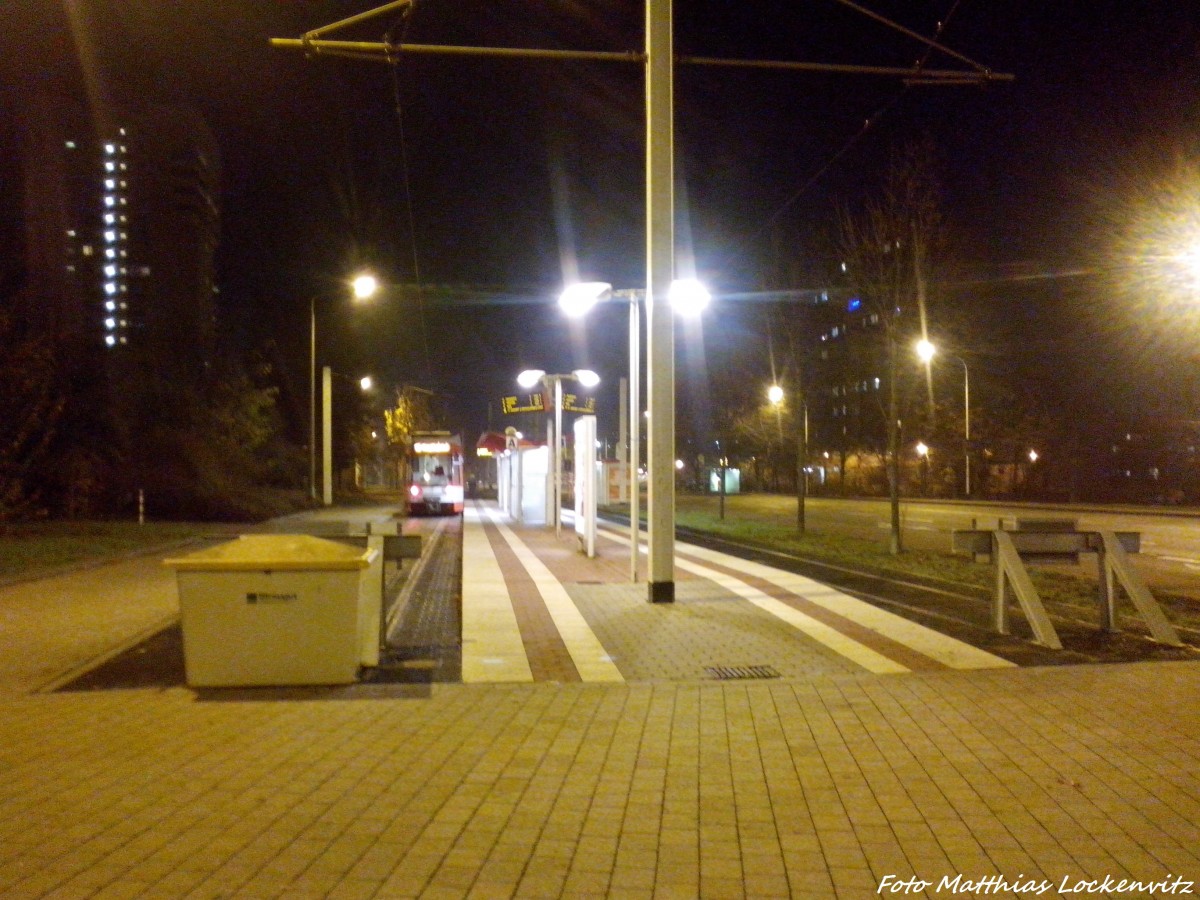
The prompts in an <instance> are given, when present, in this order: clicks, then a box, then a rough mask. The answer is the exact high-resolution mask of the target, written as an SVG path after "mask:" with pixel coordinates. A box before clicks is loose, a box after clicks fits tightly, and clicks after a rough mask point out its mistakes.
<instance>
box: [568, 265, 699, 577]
mask: <svg viewBox="0 0 1200 900" xmlns="http://www.w3.org/2000/svg"><path fill="white" fill-rule="evenodd" d="M677 286H678V287H677ZM645 299H646V292H645V291H644V290H636V289H632V290H629V289H627V290H613V287H612V285H611V284H609V283H608V282H604V281H588V282H581V283H578V284H571V285H567V287H566V288H564V289H563V292H562V294H560V295H559V298H558V305H559V306H560V307H561V308H562V311H563V312H564V313H566V314H567V316H569V317H571V318H582V317H583V316H585V315H587V313H588V312H589V311H590V310H591V308H592V307H593V306H595V305H596V304H597V303H600V302H604V301H610V300H624V301H625V302H627V303H628V304H629V545H630V550H629V580H630V581H637V579H638V552H639V550H638V543H639V535H640V532H641V490H640V488H639V485H638V469H639V467H640V463H641V458H640V457H641V442H642V424H641V419H642V416H641V411H640V408H641V405H642V404H641V383H640V375H641V357H642V350H641V335H642V320H641V306H640V304H641V303H642V302H643V301H644V300H645ZM710 299H711V295H710V294H709V293H708V290H707V289H706V288H705V287H704V286H703V285H701V284H700V283H699V282H697V281H695V280H694V279H689V280H687V281H677V282H674V283H673V284H672V291H671V303H672V305H673V306H674V308H675V310H676V311H677V312H679V313H681V314H685V315H694V314H698V313H699V312H700V311H701V310H703V309H704V307H705V306H707V305H708V301H709V300H710ZM673 362H674V361H673V360H672V364H673ZM651 405H653V404H651ZM647 412H648V413H649V411H647ZM673 418H674V415H672V419H673ZM671 443H672V453H674V441H673V440H672V442H671ZM651 483H652V484H653V483H654V481H653V477H651ZM671 488H672V491H673V490H674V473H673V472H672V483H671ZM673 520H674V512H672V522H671V540H673V539H674V527H675V523H674V521H673ZM671 554H672V556H673V555H674V549H673V548H672V550H671Z"/></svg>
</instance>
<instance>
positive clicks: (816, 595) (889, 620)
mask: <svg viewBox="0 0 1200 900" xmlns="http://www.w3.org/2000/svg"><path fill="white" fill-rule="evenodd" d="M686 547H687V550H686V551H685V552H687V553H688V554H689V555H690V556H695V557H697V558H699V559H708V560H711V561H713V562H718V563H720V564H721V565H723V566H728V567H730V568H733V569H737V570H739V571H742V572H745V573H746V574H747V575H753V576H754V577H755V578H761V579H763V580H764V581H768V582H770V583H771V584H773V585H775V586H776V587H780V588H782V589H783V590H785V591H788V592H790V593H793V594H796V595H797V596H799V597H803V598H804V599H805V600H808V601H810V602H812V603H815V604H817V605H818V606H820V607H822V608H823V609H827V610H829V611H830V612H833V613H836V614H837V615H839V616H842V617H844V618H846V619H849V620H850V621H852V622H854V623H856V624H858V625H861V626H862V627H864V628H869V629H870V630H871V631H874V632H876V633H878V634H881V635H883V636H884V637H886V638H889V639H890V640H893V641H895V642H896V643H898V644H903V645H904V646H905V647H908V648H910V649H912V650H915V651H917V652H918V653H920V654H922V655H924V656H928V657H929V658H930V659H933V660H936V661H938V662H940V663H941V664H942V665H945V666H949V667H950V668H952V669H998V668H1005V667H1010V666H1014V665H1015V663H1011V662H1009V661H1008V660H1006V659H1002V658H1001V657H999V656H996V655H995V654H993V653H988V652H987V651H986V650H980V649H979V648H978V647H974V646H972V645H971V644H968V643H966V642H965V641H960V640H958V639H957V638H952V637H950V636H949V635H945V634H942V633H941V632H940V631H935V630H933V629H932V628H926V627H925V626H924V625H920V624H918V623H916V622H913V621H910V620H909V619H906V618H904V617H903V616H898V615H896V614H895V613H890V612H888V611H887V610H883V609H880V608H879V607H877V606H873V605H872V604H870V603H867V602H866V601H863V600H859V599H858V598H857V597H851V596H850V595H849V594H845V593H842V592H841V591H839V590H837V589H836V588H833V587H830V586H829V585H827V584H822V583H821V582H819V581H814V580H813V579H811V578H806V577H805V576H803V575H797V574H795V573H793V572H785V571H783V570H782V569H775V568H772V567H771V566H765V565H763V564H762V563H756V562H751V561H750V560H745V559H739V558H738V557H736V556H729V555H728V554H725V553H719V552H717V551H715V550H707V549H705V548H703V547H697V546H695V545H694V544H687V545H686Z"/></svg>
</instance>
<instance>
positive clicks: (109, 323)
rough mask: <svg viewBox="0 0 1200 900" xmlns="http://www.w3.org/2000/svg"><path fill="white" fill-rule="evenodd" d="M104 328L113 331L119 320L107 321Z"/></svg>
mask: <svg viewBox="0 0 1200 900" xmlns="http://www.w3.org/2000/svg"><path fill="white" fill-rule="evenodd" d="M104 327H105V328H107V329H108V330H109V331H112V330H113V329H114V328H116V327H117V320H116V319H105V320H104Z"/></svg>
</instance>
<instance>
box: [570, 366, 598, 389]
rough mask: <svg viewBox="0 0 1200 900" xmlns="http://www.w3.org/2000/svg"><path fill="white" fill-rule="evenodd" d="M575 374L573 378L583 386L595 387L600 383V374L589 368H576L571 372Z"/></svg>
mask: <svg viewBox="0 0 1200 900" xmlns="http://www.w3.org/2000/svg"><path fill="white" fill-rule="evenodd" d="M571 374H572V375H574V376H575V380H576V381H578V382H579V383H580V384H582V385H583V386H584V387H585V388H590V387H595V386H596V385H598V384H599V383H600V376H599V375H597V374H596V373H595V372H593V371H592V370H591V369H576V370H575V371H574V372H572V373H571Z"/></svg>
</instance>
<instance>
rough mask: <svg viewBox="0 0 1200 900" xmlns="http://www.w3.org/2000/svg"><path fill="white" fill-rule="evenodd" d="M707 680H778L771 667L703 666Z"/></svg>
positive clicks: (777, 675)
mask: <svg viewBox="0 0 1200 900" xmlns="http://www.w3.org/2000/svg"><path fill="white" fill-rule="evenodd" d="M704 671H705V672H707V673H708V677H709V678H716V679H717V680H719V681H737V680H739V679H749V678H779V677H780V675H779V673H778V672H776V671H775V669H774V667H772V666H705V667H704Z"/></svg>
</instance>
